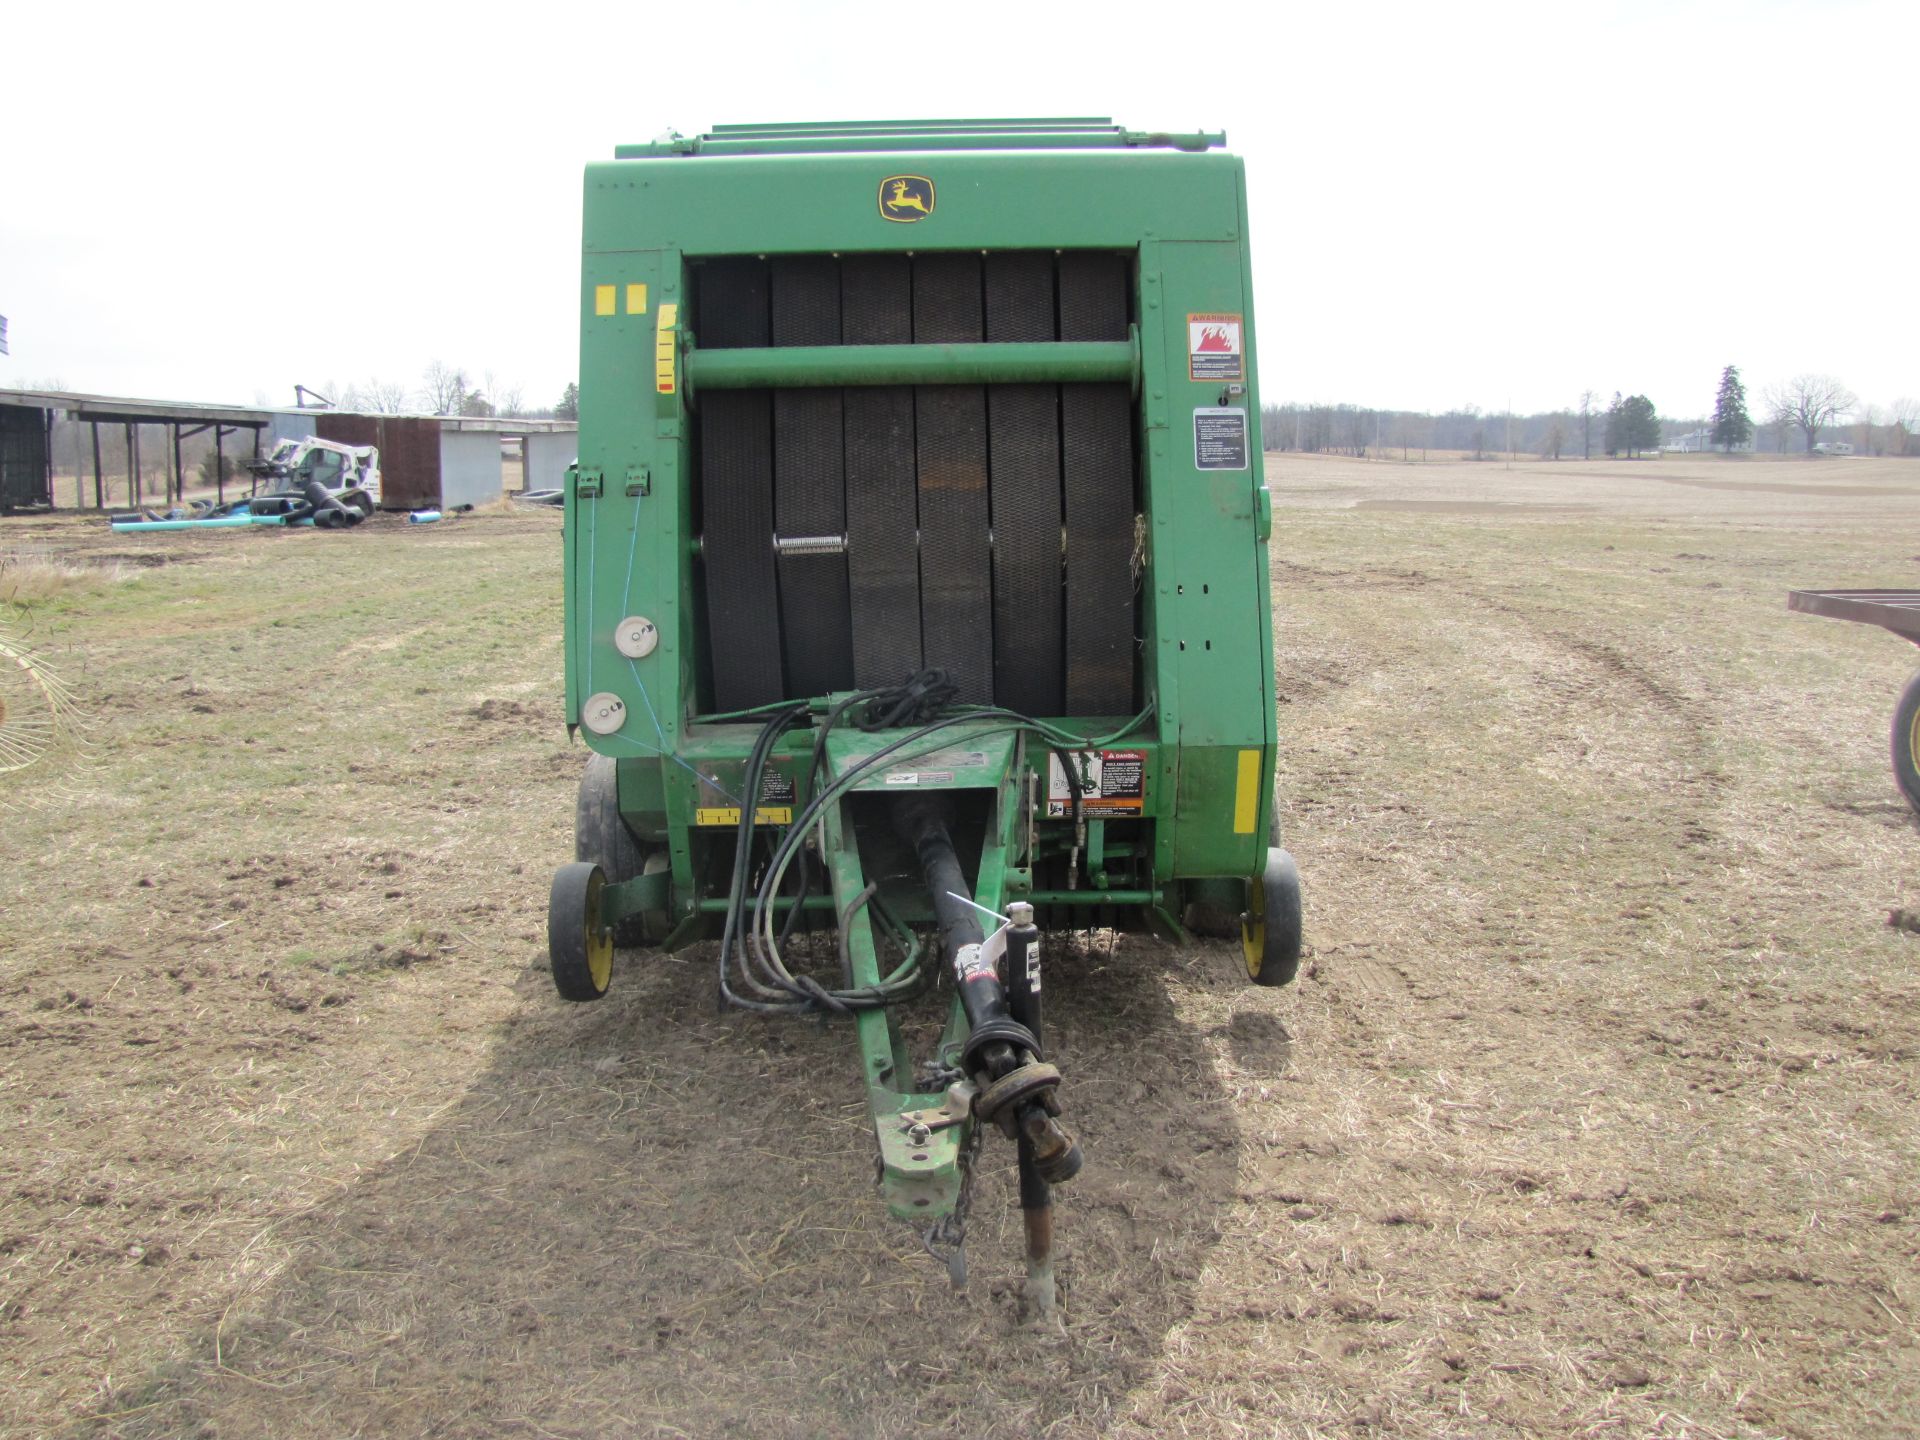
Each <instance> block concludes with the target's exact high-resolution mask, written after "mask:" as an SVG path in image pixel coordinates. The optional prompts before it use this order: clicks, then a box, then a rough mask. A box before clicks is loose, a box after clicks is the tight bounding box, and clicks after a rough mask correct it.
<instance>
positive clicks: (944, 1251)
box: [920, 1123, 983, 1290]
mask: <svg viewBox="0 0 1920 1440" xmlns="http://www.w3.org/2000/svg"><path fill="white" fill-rule="evenodd" d="M982 1128H983V1127H982V1126H981V1125H979V1124H978V1123H975V1124H974V1125H972V1126H970V1127H969V1129H970V1132H971V1133H970V1134H969V1135H968V1137H967V1148H966V1149H964V1150H962V1151H961V1152H960V1157H959V1161H960V1195H959V1198H957V1199H956V1200H955V1201H954V1202H953V1209H952V1210H950V1211H949V1212H948V1213H947V1214H945V1215H942V1216H941V1217H940V1218H939V1219H938V1220H936V1221H934V1222H933V1224H931V1225H929V1226H928V1227H927V1228H926V1229H925V1230H924V1231H922V1232H921V1235H920V1243H921V1244H922V1245H923V1246H925V1247H926V1251H927V1254H929V1255H931V1256H932V1257H933V1258H934V1259H936V1260H938V1261H939V1262H940V1263H941V1264H942V1265H945V1266H946V1267H947V1278H948V1279H950V1280H951V1281H952V1282H953V1288H954V1289H956V1290H964V1289H966V1288H967V1207H968V1206H969V1205H970V1204H971V1203H972V1201H973V1175H974V1171H975V1170H976V1169H977V1168H978V1167H979V1161H980V1132H981V1130H982Z"/></svg>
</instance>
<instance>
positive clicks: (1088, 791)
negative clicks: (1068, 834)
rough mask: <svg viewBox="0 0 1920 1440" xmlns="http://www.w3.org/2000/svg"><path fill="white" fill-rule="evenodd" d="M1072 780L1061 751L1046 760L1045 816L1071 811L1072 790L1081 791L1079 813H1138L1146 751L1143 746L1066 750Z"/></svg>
mask: <svg viewBox="0 0 1920 1440" xmlns="http://www.w3.org/2000/svg"><path fill="white" fill-rule="evenodd" d="M1066 759H1067V760H1068V761H1070V762H1071V763H1072V765H1073V777H1072V779H1073V782H1077V785H1076V784H1075V783H1070V782H1069V780H1068V777H1067V769H1066V765H1065V764H1063V763H1062V761H1061V753H1060V752H1059V751H1055V752H1054V753H1053V754H1052V755H1051V756H1050V757H1049V758H1048V761H1047V818H1048V819H1050V820H1061V819H1067V818H1070V817H1071V816H1072V815H1073V792H1074V790H1075V789H1076V788H1078V790H1079V792H1080V814H1081V816H1082V817H1084V818H1086V819H1089V820H1100V819H1110V818H1112V817H1114V816H1126V815H1138V814H1140V813H1141V812H1142V811H1143V810H1145V809H1146V803H1147V802H1146V797H1147V752H1146V751H1144V750H1069V751H1067V752H1066Z"/></svg>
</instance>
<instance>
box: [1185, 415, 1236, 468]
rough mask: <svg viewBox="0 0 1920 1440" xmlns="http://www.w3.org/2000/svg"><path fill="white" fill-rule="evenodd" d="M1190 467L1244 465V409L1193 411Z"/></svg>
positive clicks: (1234, 466)
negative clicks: (1191, 460) (1191, 464)
mask: <svg viewBox="0 0 1920 1440" xmlns="http://www.w3.org/2000/svg"><path fill="white" fill-rule="evenodd" d="M1193 467H1194V469H1196V470H1244V469H1246V468H1247V412H1246V411H1244V410H1241V409H1238V408H1224V407H1223V408H1220V409H1201V410H1195V411H1194V412H1193Z"/></svg>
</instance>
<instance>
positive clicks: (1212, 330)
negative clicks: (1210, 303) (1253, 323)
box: [1187, 315, 1247, 380]
mask: <svg viewBox="0 0 1920 1440" xmlns="http://www.w3.org/2000/svg"><path fill="white" fill-rule="evenodd" d="M1244 328H1245V327H1244V326H1243V325H1242V323H1241V317H1240V316H1238V315H1189V316H1187V375H1188V377H1189V378H1190V379H1194V380H1244V379H1246V378H1247V357H1246V351H1245V350H1244V349H1243V348H1242V344H1241V333H1242V331H1243V330H1244Z"/></svg>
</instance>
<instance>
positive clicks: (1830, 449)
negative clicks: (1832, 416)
mask: <svg viewBox="0 0 1920 1440" xmlns="http://www.w3.org/2000/svg"><path fill="white" fill-rule="evenodd" d="M1813 453H1814V454H1816V455H1851V454H1852V453H1853V446H1852V445H1851V444H1849V443H1848V442H1847V441H1845V440H1822V441H1821V442H1820V443H1819V444H1817V445H1815V446H1814V447H1813Z"/></svg>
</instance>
